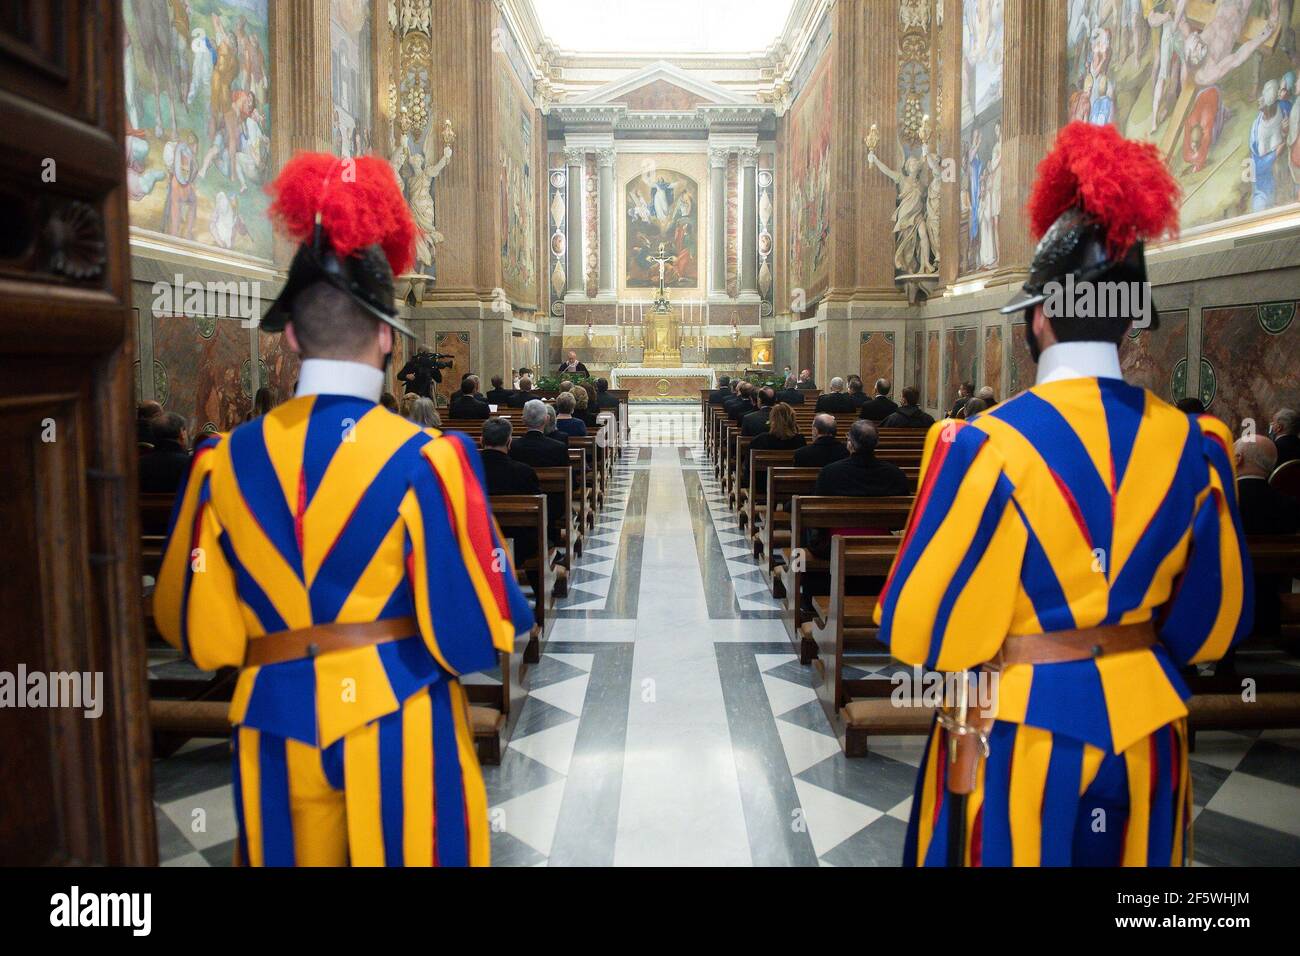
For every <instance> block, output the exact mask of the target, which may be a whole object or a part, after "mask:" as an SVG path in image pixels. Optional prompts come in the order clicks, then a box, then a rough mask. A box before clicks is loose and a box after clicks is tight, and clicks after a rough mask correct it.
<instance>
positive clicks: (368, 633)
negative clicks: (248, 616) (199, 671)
mask: <svg viewBox="0 0 1300 956" xmlns="http://www.w3.org/2000/svg"><path fill="white" fill-rule="evenodd" d="M419 632H420V625H419V624H418V623H416V620H415V618H413V617H393V618H389V619H388V620H385V621H363V622H358V623H355V624H342V623H338V622H335V623H332V624H317V625H315V626H314V627H300V628H298V629H297V630H293V631H276V632H275V633H273V634H264V635H263V636H261V637H251V638H249V640H248V650H247V651H246V652H245V655H244V666H245V667H261V666H263V665H265V664H282V663H284V662H285V661H295V660H299V659H300V658H304V657H316V656H317V655H319V654H328V653H330V652H331V651H350V650H355V649H356V648H358V647H371V646H373V645H375V644H386V643H388V642H389V641H396V640H400V639H402V638H404V637H413V636H415V635H416V634H418V633H419Z"/></svg>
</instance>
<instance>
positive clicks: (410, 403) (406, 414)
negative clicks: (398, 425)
mask: <svg viewBox="0 0 1300 956" xmlns="http://www.w3.org/2000/svg"><path fill="white" fill-rule="evenodd" d="M419 398H420V394H419V393H418V392H407V393H406V394H405V395H403V396H402V401H401V403H400V405H399V408H400V409H401V413H402V417H403V418H407V419H409V418H410V417H411V413H412V410H413V409H414V408H415V403H416V402H417V401H419Z"/></svg>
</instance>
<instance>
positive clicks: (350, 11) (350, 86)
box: [330, 0, 373, 156]
mask: <svg viewBox="0 0 1300 956" xmlns="http://www.w3.org/2000/svg"><path fill="white" fill-rule="evenodd" d="M370 6H371V3H370V0H330V93H331V97H332V100H333V108H332V112H331V117H330V142H331V143H332V144H333V147H334V155H335V156H365V155H366V154H368V153H369V152H370V147H371V142H370V135H371V123H370V115H371V114H370V88H371V87H370V84H371V74H372V72H373V70H372V67H371V60H370Z"/></svg>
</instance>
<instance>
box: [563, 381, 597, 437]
mask: <svg viewBox="0 0 1300 956" xmlns="http://www.w3.org/2000/svg"><path fill="white" fill-rule="evenodd" d="M569 394H571V395H572V396H573V417H574V418H581V419H582V421H583V423H584V424H585V425H586V426H587V428H589V429H590V428H595V427H596V409H595V406H594V403H593V402H592V401H591V400H590V398H589V397H588V396H587V390H586V389H585V388H576V387H575V388H574V389H573V391H572V392H570V393H569Z"/></svg>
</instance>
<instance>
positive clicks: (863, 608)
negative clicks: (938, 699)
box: [812, 535, 934, 757]
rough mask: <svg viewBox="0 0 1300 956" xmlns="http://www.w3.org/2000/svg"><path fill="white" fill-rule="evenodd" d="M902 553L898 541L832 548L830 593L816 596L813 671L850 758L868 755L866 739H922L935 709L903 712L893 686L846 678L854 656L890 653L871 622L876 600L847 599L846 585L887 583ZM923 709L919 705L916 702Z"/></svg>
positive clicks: (846, 540) (846, 541)
mask: <svg viewBox="0 0 1300 956" xmlns="http://www.w3.org/2000/svg"><path fill="white" fill-rule="evenodd" d="M897 553H898V539H897V538H895V537H892V536H890V537H856V536H854V537H846V536H843V535H836V536H835V538H834V539H833V540H832V542H831V560H830V567H831V588H830V592H831V593H830V594H829V595H828V596H817V597H815V598H814V599H813V606H814V608H815V609H816V611H817V616H816V619H815V620H814V621H813V626H812V634H813V642H814V643H815V645H816V647H817V660H816V661H814V662H813V663H814V670H815V672H816V674H817V678H816V684H815V689H816V691H817V699H818V701H819V702H820V703H821V705H822V709H823V710H824V711H825V712H826V717H827V719H828V720H829V721H830V724H831V727H832V729H834V731H835V736H836V737H837V738H838V740H839V741H840V746H841V747H842V748H843V749H844V754H845V756H847V757H862V756H865V755H866V753H867V737H868V734H924V733H927V732H928V730H929V727H930V721H931V719H932V718H933V716H934V709H933V708H930V707H921V706H912V707H899V706H897V705H896V704H895V703H894V701H892V700H890V695H891V693H892V692H893V690H894V685H893V683H892V682H891V681H888V680H883V679H879V678H876V679H870V680H852V679H849V678H847V677H846V676H845V667H846V664H845V658H846V656H847V654H848V653H849V652H850V651H859V652H866V653H873V652H874V653H875V654H876V655H878V656H880V657H883V658H884V659H885V660H886V661H888V660H889V652H888V650H887V649H886V648H885V647H884V645H882V644H880V643H879V641H877V640H876V634H877V628H876V625H875V622H874V621H873V620H872V614H873V613H874V612H875V608H876V598H875V596H869V597H867V596H856V595H851V594H847V593H846V591H847V589H848V582H850V581H852V580H853V579H855V578H862V577H882V578H883V577H885V576H886V575H888V574H889V569H890V567H891V566H892V565H893V563H894V557H895V555H896V554H897ZM918 704H919V701H918Z"/></svg>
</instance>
